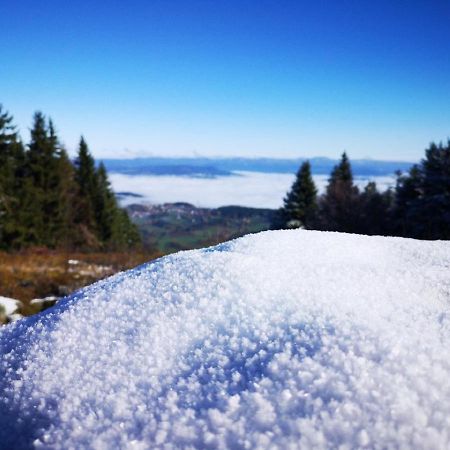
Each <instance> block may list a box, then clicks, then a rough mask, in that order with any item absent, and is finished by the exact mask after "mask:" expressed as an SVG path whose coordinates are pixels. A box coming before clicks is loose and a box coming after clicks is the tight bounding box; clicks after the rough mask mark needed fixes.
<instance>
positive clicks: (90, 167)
mask: <svg viewBox="0 0 450 450" xmlns="http://www.w3.org/2000/svg"><path fill="white" fill-rule="evenodd" d="M75 179H76V182H77V184H78V188H79V200H80V201H79V204H78V210H77V213H76V222H77V223H79V224H82V225H83V226H84V227H85V231H87V230H88V229H89V230H93V231H94V234H97V231H98V230H97V229H96V217H95V214H96V213H95V206H96V205H95V198H96V197H97V192H98V186H97V174H96V170H95V161H94V158H93V157H92V155H91V154H90V152H89V148H88V146H87V144H86V141H85V140H84V137H83V136H82V137H81V138H80V143H79V147H78V155H77V158H76V159H75ZM91 237H92V236H91Z"/></svg>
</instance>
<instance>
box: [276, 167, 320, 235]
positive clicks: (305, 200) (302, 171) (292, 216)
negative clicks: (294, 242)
mask: <svg viewBox="0 0 450 450" xmlns="http://www.w3.org/2000/svg"><path fill="white" fill-rule="evenodd" d="M316 213H317V189H316V186H315V184H314V181H313V178H312V175H311V164H310V163H309V161H305V162H304V163H303V164H302V165H301V166H300V168H299V170H298V172H297V176H296V179H295V181H294V183H293V184H292V187H291V190H290V191H289V192H288V193H287V195H286V197H285V198H284V205H283V207H282V208H281V210H280V211H279V212H278V217H279V219H278V220H280V226H281V228H299V227H302V228H310V227H311V226H312V225H313V224H314V221H315V219H316Z"/></svg>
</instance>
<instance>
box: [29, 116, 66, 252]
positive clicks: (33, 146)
mask: <svg viewBox="0 0 450 450" xmlns="http://www.w3.org/2000/svg"><path fill="white" fill-rule="evenodd" d="M26 172H27V173H26V174H27V178H28V180H26V184H25V185H26V188H27V192H26V195H25V201H26V206H25V207H26V209H27V217H26V222H27V228H28V229H29V240H30V242H31V243H34V244H38V245H45V246H50V247H54V246H56V245H57V244H58V242H57V236H58V231H59V230H58V220H57V218H58V215H59V209H60V204H59V195H60V191H59V189H60V181H61V177H60V174H59V162H58V139H57V137H56V134H55V130H54V127H53V124H52V122H51V121H50V122H49V123H48V124H47V123H46V121H45V117H44V115H43V114H42V113H41V112H37V113H35V115H34V120H33V127H32V129H31V141H30V144H29V146H28V151H27V153H26Z"/></svg>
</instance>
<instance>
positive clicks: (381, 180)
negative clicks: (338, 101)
mask: <svg viewBox="0 0 450 450" xmlns="http://www.w3.org/2000/svg"><path fill="white" fill-rule="evenodd" d="M313 178H314V181H315V183H316V186H317V188H318V189H319V192H323V190H324V189H325V186H326V184H327V180H328V175H314V177H313ZM294 179H295V175H294V174H285V173H260V172H235V173H234V175H232V176H223V177H216V178H194V177H187V176H174V175H167V176H165V175H125V174H121V173H111V174H110V180H111V183H112V187H113V189H114V191H115V192H128V193H133V194H137V195H139V196H140V197H136V196H124V197H123V198H122V199H121V200H120V203H121V204H122V206H126V205H129V204H132V203H152V204H160V203H174V202H187V203H191V204H193V205H195V206H199V207H206V208H217V207H219V206H225V205H239V206H250V207H254V208H278V207H280V206H281V205H282V203H283V197H284V196H285V195H286V192H287V191H288V190H289V189H290V187H291V185H292V183H293V181H294ZM368 181H375V182H376V183H377V186H378V189H379V190H385V189H387V188H388V187H389V186H393V185H394V184H395V177H394V176H373V177H355V183H356V184H357V185H358V186H359V187H361V188H363V187H364V186H365V185H366V184H367V182H368Z"/></svg>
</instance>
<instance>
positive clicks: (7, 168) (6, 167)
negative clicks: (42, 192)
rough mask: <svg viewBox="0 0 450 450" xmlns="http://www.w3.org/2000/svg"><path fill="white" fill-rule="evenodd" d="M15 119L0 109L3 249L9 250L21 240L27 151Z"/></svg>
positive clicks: (0, 241) (0, 232)
mask: <svg viewBox="0 0 450 450" xmlns="http://www.w3.org/2000/svg"><path fill="white" fill-rule="evenodd" d="M12 120H13V118H12V116H10V115H9V113H8V112H6V111H3V107H2V105H0V247H1V248H10V247H11V246H12V245H15V244H17V242H19V241H20V239H21V234H22V231H23V230H22V227H21V224H20V219H19V213H20V211H21V204H20V202H21V197H22V195H21V189H22V183H21V181H22V180H21V178H22V175H23V162H24V149H23V145H22V143H21V141H20V139H19V136H18V133H17V131H16V128H15V126H14V125H13V124H12Z"/></svg>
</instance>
